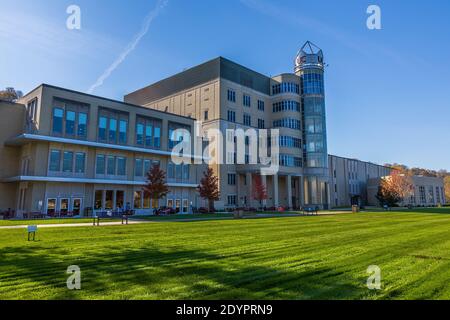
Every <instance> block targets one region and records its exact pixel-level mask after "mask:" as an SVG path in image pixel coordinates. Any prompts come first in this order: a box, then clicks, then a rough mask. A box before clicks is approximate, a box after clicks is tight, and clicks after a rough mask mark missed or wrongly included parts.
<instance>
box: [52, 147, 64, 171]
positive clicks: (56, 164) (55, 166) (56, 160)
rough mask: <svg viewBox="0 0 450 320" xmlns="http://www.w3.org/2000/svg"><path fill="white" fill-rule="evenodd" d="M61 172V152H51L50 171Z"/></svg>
mask: <svg viewBox="0 0 450 320" xmlns="http://www.w3.org/2000/svg"><path fill="white" fill-rule="evenodd" d="M60 170H61V151H59V150H52V151H51V152H50V171H53V172H59V171H60Z"/></svg>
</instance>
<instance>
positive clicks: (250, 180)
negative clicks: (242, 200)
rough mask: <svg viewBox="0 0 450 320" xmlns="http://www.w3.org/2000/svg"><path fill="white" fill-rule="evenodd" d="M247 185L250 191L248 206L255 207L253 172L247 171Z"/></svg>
mask: <svg viewBox="0 0 450 320" xmlns="http://www.w3.org/2000/svg"><path fill="white" fill-rule="evenodd" d="M247 187H248V193H247V206H248V207H250V208H251V207H253V206H252V204H253V199H252V194H253V175H252V174H251V173H247Z"/></svg>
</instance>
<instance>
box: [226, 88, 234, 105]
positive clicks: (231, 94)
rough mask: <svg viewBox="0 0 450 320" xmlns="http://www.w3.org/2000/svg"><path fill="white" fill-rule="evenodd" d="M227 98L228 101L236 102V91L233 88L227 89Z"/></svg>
mask: <svg viewBox="0 0 450 320" xmlns="http://www.w3.org/2000/svg"><path fill="white" fill-rule="evenodd" d="M227 100H228V101H230V102H236V92H235V91H234V90H231V89H228V91H227Z"/></svg>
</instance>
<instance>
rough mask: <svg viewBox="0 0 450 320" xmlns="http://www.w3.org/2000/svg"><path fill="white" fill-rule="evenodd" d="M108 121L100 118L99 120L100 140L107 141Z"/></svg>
mask: <svg viewBox="0 0 450 320" xmlns="http://www.w3.org/2000/svg"><path fill="white" fill-rule="evenodd" d="M107 123H108V119H106V117H100V118H99V120H98V138H99V139H100V140H103V141H104V140H106V126H107Z"/></svg>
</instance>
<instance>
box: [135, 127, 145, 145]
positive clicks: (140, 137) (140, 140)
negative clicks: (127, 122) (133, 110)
mask: <svg viewBox="0 0 450 320" xmlns="http://www.w3.org/2000/svg"><path fill="white" fill-rule="evenodd" d="M136 144H138V145H143V144H144V125H143V124H142V123H138V125H137V126H136Z"/></svg>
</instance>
